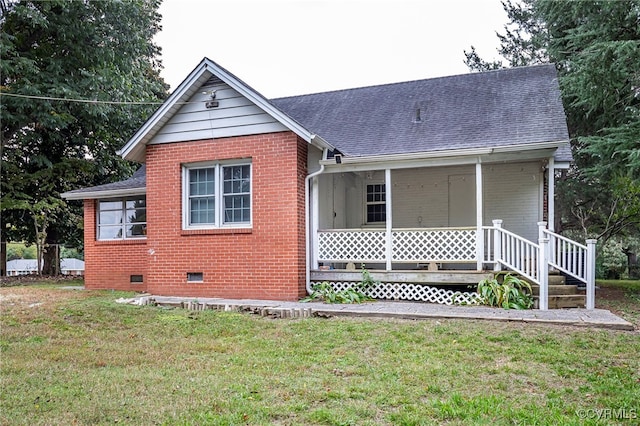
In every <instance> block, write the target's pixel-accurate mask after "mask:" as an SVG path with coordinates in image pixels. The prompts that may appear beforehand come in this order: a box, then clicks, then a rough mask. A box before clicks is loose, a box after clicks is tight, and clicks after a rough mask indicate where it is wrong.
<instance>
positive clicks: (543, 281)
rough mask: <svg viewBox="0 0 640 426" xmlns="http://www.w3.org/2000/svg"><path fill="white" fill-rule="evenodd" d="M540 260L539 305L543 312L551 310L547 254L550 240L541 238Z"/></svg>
mask: <svg viewBox="0 0 640 426" xmlns="http://www.w3.org/2000/svg"><path fill="white" fill-rule="evenodd" d="M538 242H539V244H540V259H538V260H539V261H540V262H539V265H538V281H540V293H539V298H540V299H539V305H538V308H539V309H540V310H542V311H546V310H547V309H549V260H548V256H547V252H548V250H549V239H548V238H540V240H538Z"/></svg>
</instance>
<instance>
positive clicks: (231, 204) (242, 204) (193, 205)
mask: <svg viewBox="0 0 640 426" xmlns="http://www.w3.org/2000/svg"><path fill="white" fill-rule="evenodd" d="M183 180H184V182H183V183H184V202H183V227H184V228H185V229H203V228H204V229H207V228H218V227H223V226H236V227H237V226H240V227H242V226H248V225H250V224H251V164H246V163H245V164H225V163H223V164H207V165H204V166H199V165H198V166H185V167H184V172H183Z"/></svg>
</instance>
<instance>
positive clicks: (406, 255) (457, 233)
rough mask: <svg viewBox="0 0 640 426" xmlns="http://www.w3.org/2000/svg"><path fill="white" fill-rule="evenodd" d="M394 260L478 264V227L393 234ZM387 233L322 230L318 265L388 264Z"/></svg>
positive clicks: (392, 251) (416, 230) (409, 230)
mask: <svg viewBox="0 0 640 426" xmlns="http://www.w3.org/2000/svg"><path fill="white" fill-rule="evenodd" d="M391 238H392V241H391V247H392V249H391V260H392V261H393V262H397V263H427V262H475V261H476V229H475V228H421V229H407V228H402V229H394V230H392V231H391ZM386 247H387V232H386V231H385V230H368V229H332V230H320V231H318V256H317V260H318V262H342V263H348V262H354V263H359V262H386V260H387V253H386V250H387V249H386Z"/></svg>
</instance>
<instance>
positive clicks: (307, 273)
mask: <svg viewBox="0 0 640 426" xmlns="http://www.w3.org/2000/svg"><path fill="white" fill-rule="evenodd" d="M328 153H329V149H328V148H325V149H324V150H323V152H322V159H323V160H326V159H327V155H328ZM322 172H324V164H322V163H321V164H320V170H318V171H316V172H313V173H311V174H309V175H307V177H306V178H305V180H304V216H305V220H306V221H307V224H306V225H307V226H306V227H305V230H306V233H305V249H306V253H305V254H306V256H305V280H306V281H305V287H306V288H307V293H309V294H311V292H312V291H313V290H312V289H311V265H310V263H311V256H312V255H313V253H312V248H311V228H312V227H313V219H312V218H311V217H310V216H309V196H310V195H309V193H310V191H311V179H313V178H314V177H316V176H318V175H320V174H322ZM314 207H315V206H314Z"/></svg>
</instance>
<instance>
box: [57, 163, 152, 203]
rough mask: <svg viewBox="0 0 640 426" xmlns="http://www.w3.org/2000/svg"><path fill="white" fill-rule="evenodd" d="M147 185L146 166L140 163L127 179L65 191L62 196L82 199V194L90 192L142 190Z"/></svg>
mask: <svg viewBox="0 0 640 426" xmlns="http://www.w3.org/2000/svg"><path fill="white" fill-rule="evenodd" d="M146 186H147V174H146V166H145V165H142V166H141V167H140V168H139V169H138V170H136V172H135V173H134V174H133V176H131V177H130V178H129V179H125V180H121V181H119V182H113V183H106V184H104V185H98V186H91V187H88V188H81V189H76V190H74V191H69V192H65V193H64V194H62V197H63V198H68V199H71V200H74V199H82V197H81V195H82V194H90V193H94V192H104V193H109V192H112V193H113V192H118V191H131V190H137V189H139V190H141V191H144V190H145V189H146Z"/></svg>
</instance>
